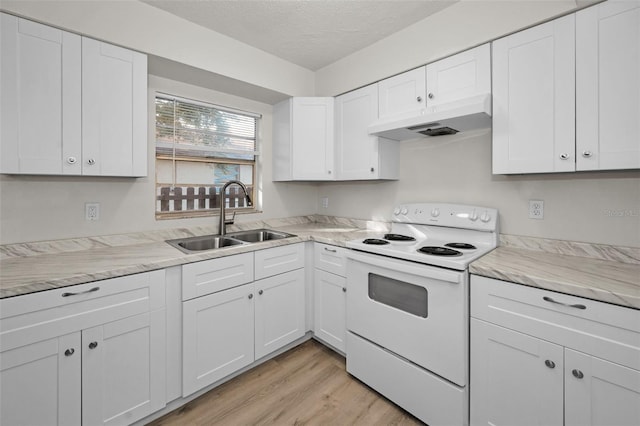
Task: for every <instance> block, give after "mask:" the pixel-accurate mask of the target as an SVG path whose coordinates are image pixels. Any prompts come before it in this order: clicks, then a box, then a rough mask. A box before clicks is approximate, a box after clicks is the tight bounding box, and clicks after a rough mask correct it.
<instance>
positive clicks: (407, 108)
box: [378, 67, 427, 120]
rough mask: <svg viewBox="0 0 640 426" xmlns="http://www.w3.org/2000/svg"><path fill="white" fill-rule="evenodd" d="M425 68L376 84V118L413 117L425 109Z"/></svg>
mask: <svg viewBox="0 0 640 426" xmlns="http://www.w3.org/2000/svg"><path fill="white" fill-rule="evenodd" d="M426 90H427V89H426V72H425V67H420V68H416V69H414V70H411V71H407V72H405V73H402V74H398V75H396V76H393V77H390V78H387V79H385V80H382V81H380V82H378V96H379V103H378V118H379V119H380V120H383V119H385V118H391V117H393V116H414V115H418V114H420V112H421V111H422V110H423V109H424V108H425V95H426Z"/></svg>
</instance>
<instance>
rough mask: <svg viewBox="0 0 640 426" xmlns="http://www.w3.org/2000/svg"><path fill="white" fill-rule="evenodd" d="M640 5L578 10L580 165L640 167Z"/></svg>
mask: <svg viewBox="0 0 640 426" xmlns="http://www.w3.org/2000/svg"><path fill="white" fill-rule="evenodd" d="M639 76H640V3H639V2H632V1H631V2H616V1H608V2H605V3H602V4H599V5H597V6H594V7H590V8H587V9H584V10H581V11H579V12H578V13H577V14H576V99H577V102H576V108H577V109H576V120H577V121H576V132H577V134H576V137H577V145H576V148H577V153H576V160H577V165H576V168H577V169H578V170H606V169H637V168H640V77H639Z"/></svg>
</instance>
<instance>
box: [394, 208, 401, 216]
mask: <svg viewBox="0 0 640 426" xmlns="http://www.w3.org/2000/svg"><path fill="white" fill-rule="evenodd" d="M393 214H394V215H396V216H398V215H399V214H400V209H399V208H398V207H396V208H395V209H393Z"/></svg>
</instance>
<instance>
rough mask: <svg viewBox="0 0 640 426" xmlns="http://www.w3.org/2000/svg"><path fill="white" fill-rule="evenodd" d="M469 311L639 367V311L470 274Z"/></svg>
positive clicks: (529, 333)
mask: <svg viewBox="0 0 640 426" xmlns="http://www.w3.org/2000/svg"><path fill="white" fill-rule="evenodd" d="M471 316H472V317H475V318H479V319H483V320H485V321H488V322H491V323H493V324H497V325H501V326H503V327H507V328H509V329H512V330H516V331H520V332H522V333H525V334H528V335H531V336H535V337H539V338H541V339H544V340H547V341H550V342H553V343H557V344H559V345H563V346H566V347H568V348H572V349H576V350H579V351H583V352H586V353H589V354H592V355H594V356H597V357H600V358H604V359H607V360H610V361H612V362H616V363H618V364H621V365H624V366H627V367H630V368H634V369H640V310H636V309H631V308H625V307H622V306H616V305H611V304H608V303H603V302H597V301H594V300H589V299H584V298H581V297H576V296H570V295H566V294H562V293H556V292H553V291H547V290H542V289H538V288H533V287H527V286H524V285H519V284H514V283H509V282H506V281H500V280H495V279H491V278H486V277H479V276H476V275H473V276H472V277H471Z"/></svg>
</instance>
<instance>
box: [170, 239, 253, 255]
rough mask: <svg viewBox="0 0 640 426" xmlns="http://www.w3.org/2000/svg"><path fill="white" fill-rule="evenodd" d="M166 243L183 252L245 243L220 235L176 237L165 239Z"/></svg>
mask: <svg viewBox="0 0 640 426" xmlns="http://www.w3.org/2000/svg"><path fill="white" fill-rule="evenodd" d="M167 243H169V244H171V245H172V246H174V247H175V248H177V249H178V250H181V251H183V252H184V253H193V252H197V251H203V250H213V249H219V248H223V247H232V246H238V245H241V244H246V243H245V242H243V241H240V240H237V239H234V238H230V237H225V236H221V235H203V236H201V237H189V238H178V239H175V240H167Z"/></svg>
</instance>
